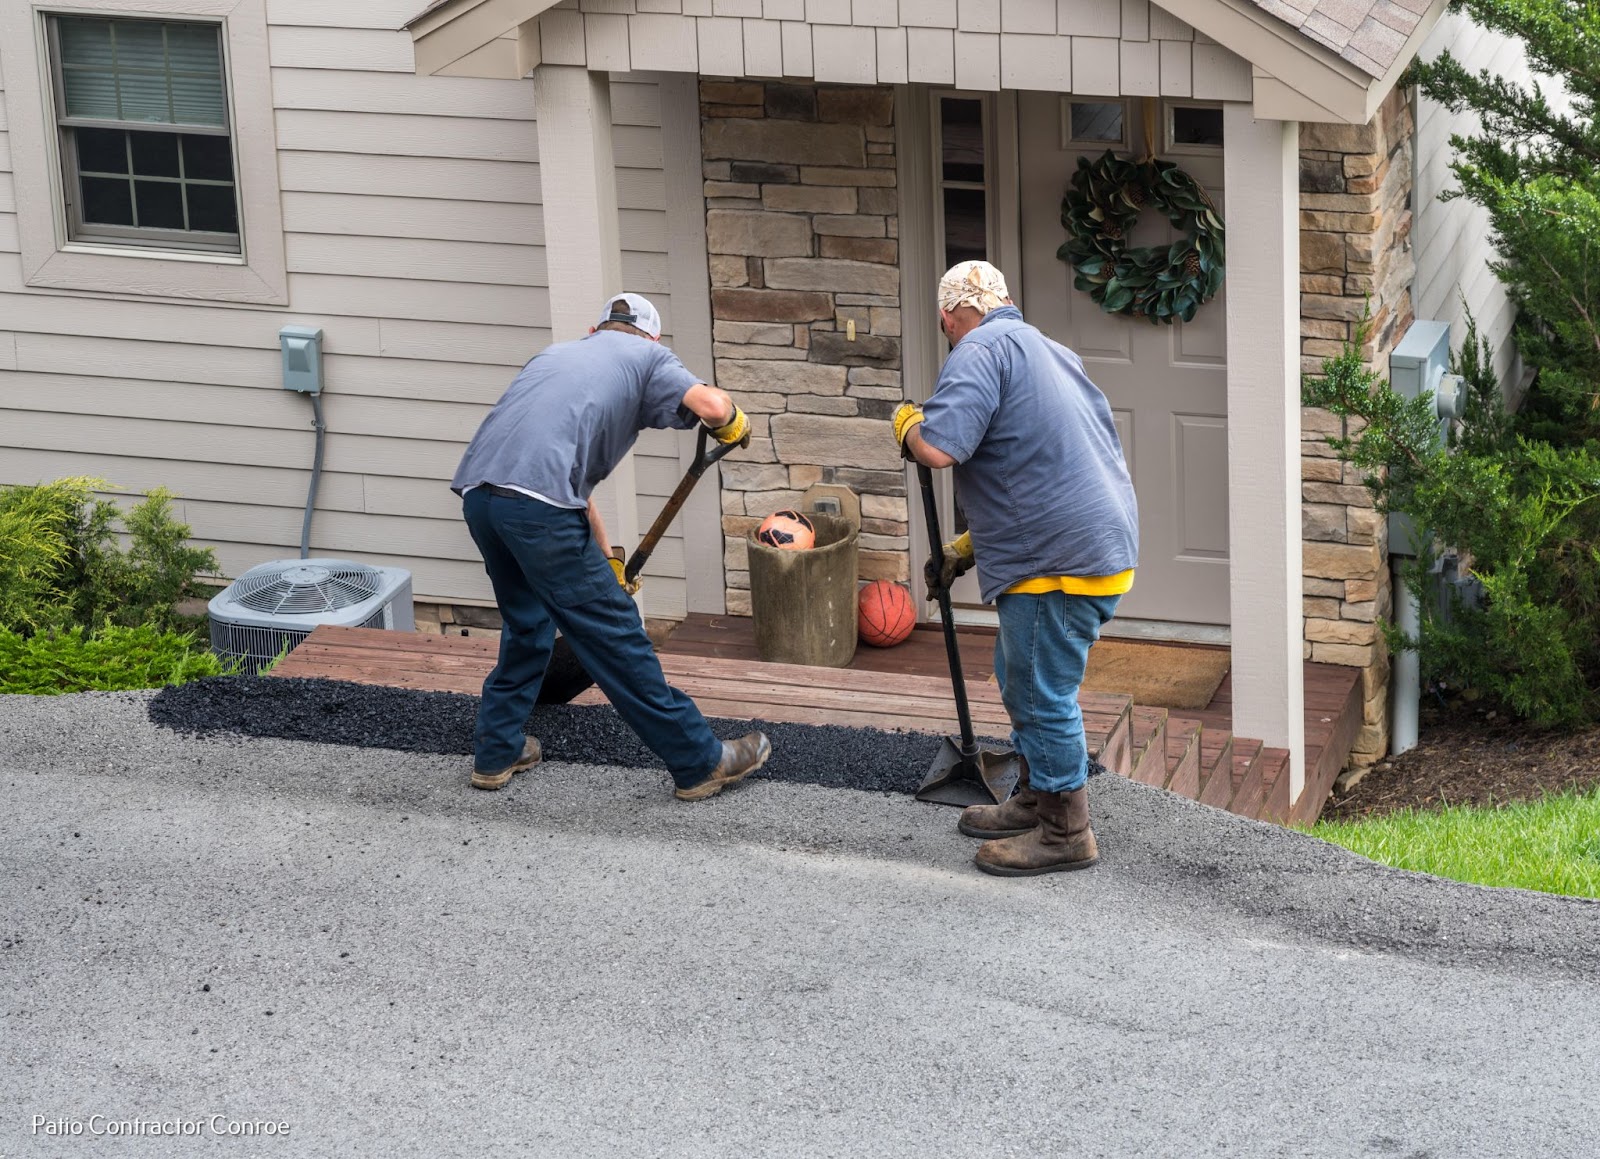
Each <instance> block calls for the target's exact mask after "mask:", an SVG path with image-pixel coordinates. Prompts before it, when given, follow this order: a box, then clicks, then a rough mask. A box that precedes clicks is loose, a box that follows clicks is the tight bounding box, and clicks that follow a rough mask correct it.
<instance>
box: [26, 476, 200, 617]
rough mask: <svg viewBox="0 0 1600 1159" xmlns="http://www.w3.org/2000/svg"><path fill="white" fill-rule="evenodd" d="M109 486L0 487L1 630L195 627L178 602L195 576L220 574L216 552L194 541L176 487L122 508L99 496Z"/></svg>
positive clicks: (64, 482)
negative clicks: (176, 501)
mask: <svg viewBox="0 0 1600 1159" xmlns="http://www.w3.org/2000/svg"><path fill="white" fill-rule="evenodd" d="M105 486H107V484H106V483H105V481H104V480H100V479H89V478H72V479H60V480H57V481H55V482H53V483H42V484H38V485H35V486H25V487H8V488H4V489H0V627H3V628H10V629H13V630H17V631H32V630H37V629H40V628H43V627H48V626H65V625H77V626H80V627H95V626H98V625H101V624H104V623H111V624H117V625H120V626H123V627H134V626H137V625H141V624H153V625H155V626H157V627H160V628H169V629H180V628H185V627H189V626H190V625H189V624H186V623H185V622H184V621H183V618H182V617H181V616H179V615H178V613H177V604H178V602H179V601H180V600H182V599H184V598H185V597H186V596H187V595H188V594H189V593H190V592H191V591H192V590H193V589H194V577H195V575H196V574H197V573H200V572H215V571H217V569H218V565H217V559H216V555H215V553H214V552H212V551H211V549H209V548H196V547H191V546H189V543H188V539H189V527H188V525H186V524H184V523H181V522H179V521H178V520H177V519H175V518H174V517H173V513H172V493H171V492H169V491H166V490H165V489H162V488H157V489H155V490H153V491H151V492H150V493H149V495H148V496H146V498H145V499H144V500H143V501H142V502H141V503H139V504H137V505H135V506H134V507H132V508H130V509H129V510H128V511H127V512H125V513H124V512H123V511H122V510H121V509H120V508H119V507H118V506H117V505H116V504H115V503H112V502H111V501H109V500H106V499H100V498H98V497H96V495H95V491H96V490H97V489H102V488H104V487H105ZM124 539H125V540H126V543H127V546H126V547H124V546H123V545H122V541H123V540H124Z"/></svg>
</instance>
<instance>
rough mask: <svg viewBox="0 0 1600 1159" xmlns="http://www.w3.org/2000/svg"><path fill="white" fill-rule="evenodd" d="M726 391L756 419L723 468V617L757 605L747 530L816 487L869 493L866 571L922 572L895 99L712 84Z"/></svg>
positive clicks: (711, 220)
mask: <svg viewBox="0 0 1600 1159" xmlns="http://www.w3.org/2000/svg"><path fill="white" fill-rule="evenodd" d="M700 99H701V138H702V150H703V151H702V157H703V164H704V166H705V194H706V237H707V249H708V251H709V253H710V266H711V313H712V326H713V338H714V339H715V344H716V345H715V350H714V355H715V361H716V380H717V385H718V386H721V387H722V388H723V389H725V390H727V391H729V392H730V393H732V394H733V396H734V397H735V398H736V399H737V400H738V402H739V404H740V405H741V406H742V407H744V409H745V410H746V411H747V412H748V413H749V415H750V417H751V422H752V424H753V428H754V437H753V438H752V440H751V445H750V448H749V450H748V451H746V452H740V453H738V454H736V455H735V456H733V457H731V458H729V459H727V460H725V461H724V462H723V465H722V529H723V534H724V537H725V571H726V575H727V581H726V582H727V606H728V611H729V612H731V613H734V614H744V615H748V614H749V611H750V590H749V588H750V573H749V563H748V559H747V553H746V536H747V535H748V534H749V532H750V531H751V530H752V529H753V528H754V527H756V526H757V525H758V524H759V523H760V522H761V520H762V519H763V518H764V517H765V516H767V515H769V514H771V513H772V512H773V511H775V510H778V509H780V508H784V507H794V506H797V505H798V504H799V502H800V498H801V495H802V494H803V493H804V491H805V489H806V488H807V487H809V486H811V485H812V484H815V483H836V484H844V485H846V486H848V487H850V488H851V489H853V490H854V491H855V492H856V493H857V494H859V495H860V497H861V516H862V518H861V543H860V546H861V551H860V560H861V577H862V578H863V579H879V578H882V579H896V580H904V579H906V578H907V576H908V563H907V561H908V552H909V550H910V541H909V538H908V520H909V508H908V507H907V500H906V486H905V473H904V470H903V466H902V464H901V461H900V457H899V455H898V454H897V453H896V450H895V447H894V441H893V438H892V436H891V435H890V433H889V427H888V424H887V423H886V422H884V420H885V419H887V418H888V417H889V415H890V414H891V413H892V412H893V409H894V407H895V405H896V404H897V403H898V401H899V400H900V398H901V397H902V394H903V392H902V388H901V378H900V268H899V261H900V245H899V240H898V234H899V214H898V191H897V189H896V188H895V185H896V180H895V153H894V95H893V91H892V90H891V89H889V88H886V87H885V88H852V87H839V86H825V85H811V84H790V83H783V84H779V83H770V84H768V83H760V82H753V81H717V80H703V81H701V84H700Z"/></svg>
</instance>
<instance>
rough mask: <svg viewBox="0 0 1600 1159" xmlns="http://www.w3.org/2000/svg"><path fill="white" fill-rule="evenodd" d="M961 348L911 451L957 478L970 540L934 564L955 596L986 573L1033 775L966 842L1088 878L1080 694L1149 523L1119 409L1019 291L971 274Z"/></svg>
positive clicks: (1009, 871) (962, 301) (999, 653)
mask: <svg viewBox="0 0 1600 1159" xmlns="http://www.w3.org/2000/svg"><path fill="white" fill-rule="evenodd" d="M939 322H940V326H941V327H942V329H943V330H944V334H945V337H946V338H948V339H949V340H950V344H951V350H950V356H949V357H948V358H947V359H945V364H944V368H943V370H942V371H941V372H940V375H939V382H938V385H937V386H936V387H935V388H934V392H933V396H932V397H931V398H929V399H928V401H927V402H926V403H924V404H923V405H922V406H920V407H919V406H917V405H916V404H915V403H910V402H907V403H903V404H901V406H900V407H899V409H898V410H896V412H895V415H894V433H895V438H896V439H897V440H898V441H899V443H900V447H901V451H902V453H903V454H904V455H905V456H906V457H907V458H912V459H915V460H916V461H917V462H918V463H921V464H923V465H924V466H927V467H932V468H941V467H950V468H953V469H954V471H955V491H956V500H957V501H958V502H959V503H960V505H961V509H962V511H963V512H964V513H965V515H966V517H967V523H968V528H969V530H968V531H967V532H965V533H963V534H961V535H959V536H957V537H956V539H955V540H954V541H953V542H951V543H948V544H945V545H944V546H943V549H942V551H941V553H940V558H939V560H938V562H937V563H935V562H934V561H933V560H930V561H929V564H928V573H927V578H928V586H929V587H930V588H933V589H940V588H943V589H948V588H949V587H950V585H951V584H952V583H954V582H955V579H956V577H957V576H959V575H961V574H962V573H964V572H965V571H967V570H968V569H969V568H971V567H973V566H974V565H976V566H977V569H978V581H979V589H980V592H981V595H982V598H983V600H984V601H985V602H988V601H990V600H993V601H994V604H995V609H996V612H997V613H998V616H999V620H1000V632H999V635H998V636H997V637H996V639H995V649H994V667H995V679H996V682H997V683H998V684H999V685H1000V699H1001V701H1002V702H1003V703H1004V704H1005V707H1006V713H1007V715H1008V716H1010V717H1011V726H1012V732H1011V740H1012V744H1013V745H1014V746H1015V748H1016V749H1017V751H1018V752H1019V753H1020V754H1021V756H1022V760H1023V776H1022V781H1021V783H1020V784H1019V785H1018V787H1017V792H1016V794H1015V795H1014V796H1013V797H1012V798H1011V799H1010V800H1008V801H1005V802H1003V803H1001V804H999V805H974V806H973V807H972V808H970V809H967V810H966V811H965V812H963V813H962V815H961V820H960V822H959V825H958V827H959V828H960V830H961V832H963V833H965V834H967V835H968V836H970V837H981V838H984V839H985V842H984V844H983V845H981V846H979V847H978V852H977V856H976V859H975V860H976V861H977V865H978V868H979V869H982V870H984V871H985V872H987V873H994V874H1000V875H1003V876H1022V875H1029V874H1036V873H1050V872H1054V871H1057V870H1064V869H1082V868H1084V867H1085V866H1089V865H1093V864H1094V862H1095V860H1096V858H1097V857H1098V856H1099V854H1098V850H1097V848H1096V844H1095V836H1094V830H1093V829H1092V828H1090V825H1089V790H1088V788H1087V777H1088V770H1089V753H1088V749H1087V747H1086V745H1085V741H1084V733H1083V714H1082V712H1081V711H1080V710H1079V707H1078V688H1079V686H1080V685H1081V684H1082V682H1083V673H1084V668H1085V666H1086V665H1087V663H1088V657H1089V647H1090V645H1092V644H1093V643H1094V642H1095V640H1096V639H1098V638H1099V635H1100V629H1101V628H1102V627H1103V626H1104V625H1105V624H1106V622H1107V621H1109V620H1110V619H1111V617H1112V616H1113V615H1114V614H1115V613H1116V609H1117V604H1118V602H1119V601H1120V600H1121V599H1122V596H1123V595H1124V594H1125V593H1126V592H1128V591H1129V590H1130V589H1131V588H1132V587H1133V570H1134V567H1135V565H1136V564H1137V563H1138V556H1139V510H1138V505H1137V504H1136V503H1135V501H1134V493H1133V481H1132V480H1131V479H1130V478H1129V475H1128V467H1127V464H1126V463H1125V462H1124V460H1123V456H1122V443H1121V441H1120V440H1119V439H1118V437H1117V428H1116V424H1115V422H1114V421H1113V420H1112V417H1111V407H1110V405H1109V404H1108V403H1107V402H1106V398H1105V395H1103V394H1101V393H1100V391H1099V389H1097V388H1096V387H1095V385H1094V383H1092V382H1090V381H1089V377H1088V375H1086V374H1085V373H1084V370H1083V362H1082V360H1081V359H1079V358H1078V356H1077V355H1076V354H1074V353H1073V352H1072V351H1071V350H1068V349H1067V348H1066V347H1065V346H1062V345H1061V344H1060V343H1058V342H1053V341H1051V340H1050V339H1049V338H1047V337H1045V335H1043V334H1041V333H1040V332H1039V331H1038V330H1037V329H1036V328H1035V327H1033V326H1030V325H1028V323H1027V322H1025V321H1024V320H1023V318H1022V311H1020V310H1018V309H1017V308H1016V306H1014V305H1013V304H1012V302H1011V296H1010V293H1009V291H1008V290H1007V289H1006V282H1005V277H1004V276H1003V275H1002V274H1001V273H1000V271H999V270H997V269H995V267H994V266H992V265H990V264H989V263H988V262H962V263H960V264H959V265H957V266H956V267H954V268H953V269H951V270H950V271H949V272H948V273H947V274H945V276H944V278H943V279H941V280H940V282H939Z"/></svg>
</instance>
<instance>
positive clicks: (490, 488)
mask: <svg viewBox="0 0 1600 1159" xmlns="http://www.w3.org/2000/svg"><path fill="white" fill-rule="evenodd" d="M478 486H480V487H482V488H483V489H484V490H485V491H487V492H489V494H491V495H504V496H505V497H506V498H507V499H527V498H530V496H528V495H524V494H523V493H522V492H521V491H516V490H513V489H512V488H510V487H498V486H496V485H495V484H493V483H479V484H478Z"/></svg>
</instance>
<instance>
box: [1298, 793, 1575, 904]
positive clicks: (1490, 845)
mask: <svg viewBox="0 0 1600 1159" xmlns="http://www.w3.org/2000/svg"><path fill="white" fill-rule="evenodd" d="M1311 833H1312V834H1313V835H1314V836H1317V837H1321V838H1322V839H1323V840H1325V841H1331V842H1333V843H1334V844H1335V845H1342V846H1344V847H1345V848H1346V849H1350V850H1354V851H1355V852H1356V853H1359V854H1361V855H1362V856H1363V857H1370V858H1371V859H1372V860H1374V861H1379V862H1382V863H1383V864H1384V865H1393V866H1396V867H1398V868H1400V869H1414V870H1417V871H1419V872H1422V873H1432V874H1434V875H1436V876H1438V877H1448V878H1452V879H1454V880H1456V881H1469V882H1473V883H1476V884H1478V885H1509V886H1515V887H1517V888H1520V889H1535V890H1539V891H1541V892H1543V893H1560V894H1568V895H1571V896H1574V897H1600V790H1596V791H1592V792H1589V793H1585V794H1582V795H1576V794H1572V793H1564V794H1560V795H1554V796H1549V797H1545V798H1543V799H1541V800H1538V801H1519V802H1515V803H1512V804H1508V805H1503V806H1500V807H1498V808H1488V809H1483V808H1471V807H1467V806H1458V807H1450V808H1444V809H1437V810H1426V811H1419V810H1412V809H1404V810H1400V811H1398V812H1395V813H1390V814H1387V815H1385V816H1382V817H1375V818H1372V819H1371V820H1367V821H1323V822H1319V823H1318V824H1317V825H1315V826H1314V827H1313V828H1312V829H1311Z"/></svg>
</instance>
